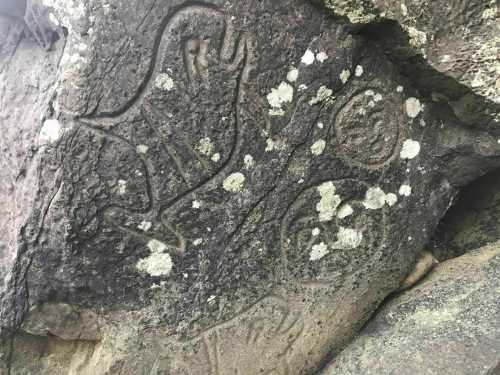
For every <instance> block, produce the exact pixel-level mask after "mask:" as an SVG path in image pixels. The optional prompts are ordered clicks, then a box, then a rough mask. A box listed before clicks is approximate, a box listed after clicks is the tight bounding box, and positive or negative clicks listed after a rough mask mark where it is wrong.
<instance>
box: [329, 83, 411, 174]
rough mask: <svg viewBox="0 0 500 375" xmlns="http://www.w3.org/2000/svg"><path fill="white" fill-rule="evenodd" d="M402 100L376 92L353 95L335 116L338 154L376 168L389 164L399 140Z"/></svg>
mask: <svg viewBox="0 0 500 375" xmlns="http://www.w3.org/2000/svg"><path fill="white" fill-rule="evenodd" d="M402 108H403V103H402V99H401V98H400V97H399V96H397V95H394V94H391V95H385V94H383V93H381V92H378V91H377V90H376V89H367V90H363V91H361V92H358V93H356V94H354V95H353V96H352V97H351V98H350V99H349V100H348V101H347V102H346V104H345V105H344V106H343V107H342V108H341V109H340V110H339V111H338V112H337V114H336V115H335V117H334V124H335V129H336V134H337V137H336V142H337V147H338V148H339V150H340V153H341V155H343V156H344V157H346V158H348V159H350V160H352V161H355V162H358V163H361V164H363V165H367V166H372V167H377V166H381V165H383V164H385V163H387V162H388V161H390V160H391V159H392V158H393V156H394V155H395V154H397V152H396V151H397V148H398V146H399V140H400V124H401V123H402V114H403V111H402Z"/></svg>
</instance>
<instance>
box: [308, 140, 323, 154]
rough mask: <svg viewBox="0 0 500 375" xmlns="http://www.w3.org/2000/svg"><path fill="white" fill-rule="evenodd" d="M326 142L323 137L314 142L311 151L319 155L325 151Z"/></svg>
mask: <svg viewBox="0 0 500 375" xmlns="http://www.w3.org/2000/svg"><path fill="white" fill-rule="evenodd" d="M325 147H326V142H325V141H324V140H323V139H320V140H318V141H316V142H314V143H313V145H312V146H311V152H312V154H313V155H316V156H319V155H321V154H322V153H323V151H325Z"/></svg>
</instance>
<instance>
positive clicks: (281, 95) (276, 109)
mask: <svg viewBox="0 0 500 375" xmlns="http://www.w3.org/2000/svg"><path fill="white" fill-rule="evenodd" d="M292 100H293V87H292V86H291V85H290V84H289V83H287V82H281V83H280V84H279V86H278V87H277V88H272V89H271V92H270V93H269V94H267V101H268V103H269V105H270V106H271V109H270V110H269V114H270V115H271V116H282V115H284V110H283V108H282V107H281V106H282V105H283V104H285V103H290V102H291V101H292Z"/></svg>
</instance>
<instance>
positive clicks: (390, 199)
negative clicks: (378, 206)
mask: <svg viewBox="0 0 500 375" xmlns="http://www.w3.org/2000/svg"><path fill="white" fill-rule="evenodd" d="M385 202H386V203H387V205H388V206H389V207H392V206H394V205H395V204H396V203H397V202H398V196H397V195H396V194H394V193H389V194H387V195H386V196H385Z"/></svg>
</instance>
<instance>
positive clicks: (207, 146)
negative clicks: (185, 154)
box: [197, 137, 214, 156]
mask: <svg viewBox="0 0 500 375" xmlns="http://www.w3.org/2000/svg"><path fill="white" fill-rule="evenodd" d="M197 150H198V151H199V152H200V154H203V155H205V156H210V155H211V154H212V152H213V150H214V144H213V143H212V140H211V139H210V138H209V137H205V138H202V139H200V141H199V142H198V147H197Z"/></svg>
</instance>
